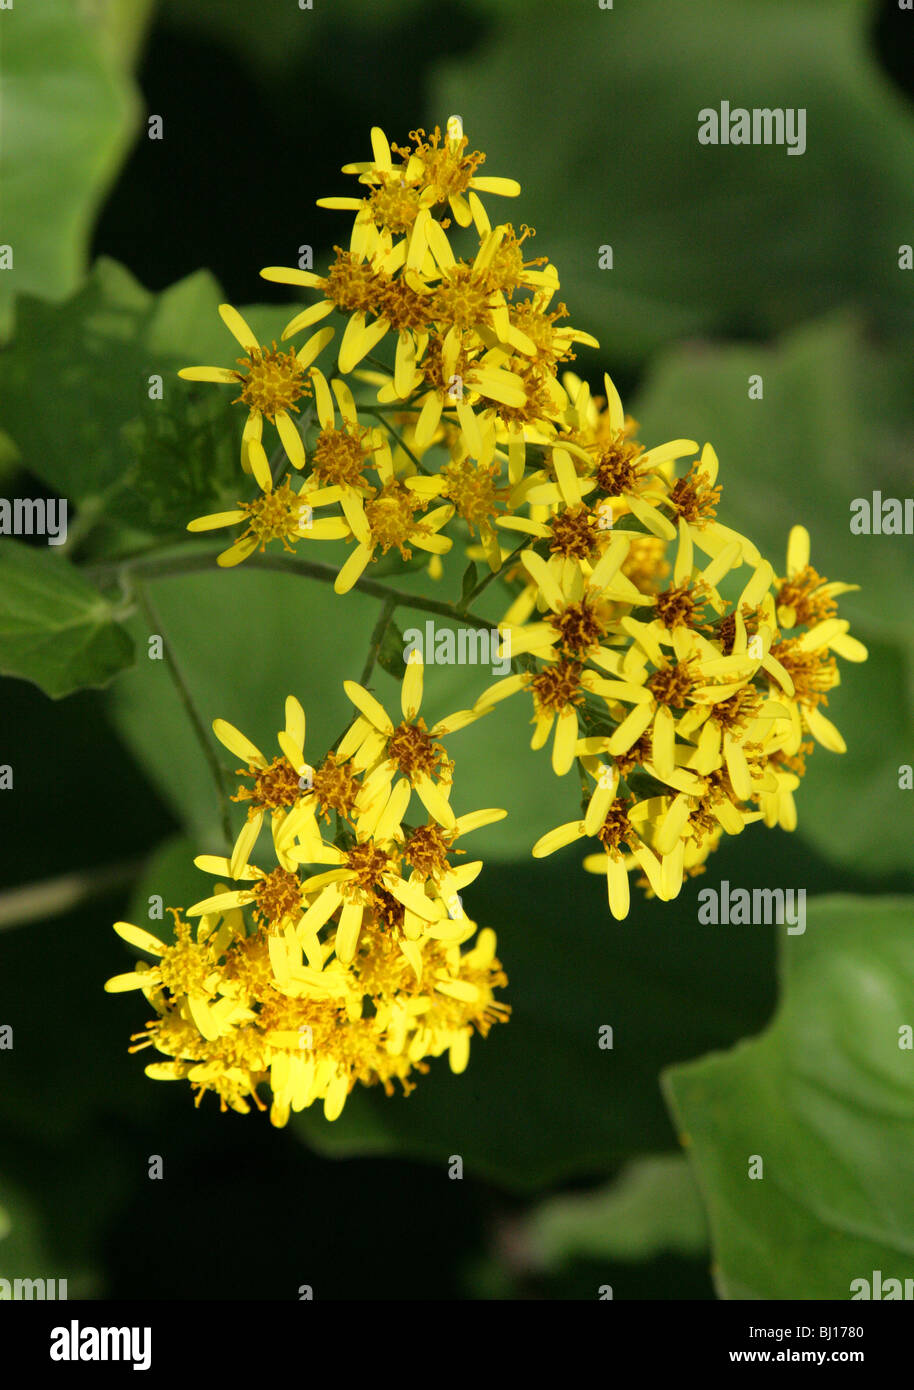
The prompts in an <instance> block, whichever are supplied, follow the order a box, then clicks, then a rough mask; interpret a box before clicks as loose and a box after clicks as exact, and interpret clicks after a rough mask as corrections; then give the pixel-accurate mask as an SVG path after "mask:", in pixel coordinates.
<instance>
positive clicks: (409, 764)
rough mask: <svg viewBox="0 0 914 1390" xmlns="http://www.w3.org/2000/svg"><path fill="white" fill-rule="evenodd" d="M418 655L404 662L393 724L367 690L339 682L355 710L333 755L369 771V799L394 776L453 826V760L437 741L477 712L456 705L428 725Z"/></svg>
mask: <svg viewBox="0 0 914 1390" xmlns="http://www.w3.org/2000/svg"><path fill="white" fill-rule="evenodd" d="M417 657H418V654H417V653H415V652H414V653H412V655H411V656H410V660H409V661H408V662H407V665H406V672H405V674H404V677H403V681H402V684H401V686H400V710H401V714H402V719H401V720H400V722H399V723H398V724H396V725H395V724H394V722H393V720H392V719H391V717H390V715H389V714H388V713H387V711H386V710H385V708H384V706H383V705H382V704H381V703H380V702H379V701H378V700H376V699H375V697H374V695H372V694H371V692H370V691H369V690H366V689H365V687H364V686H362V685H359V684H358V683H357V682H356V681H345V682H344V684H343V688H344V690H345V691H346V694H347V695H348V697H349V699H350V700H351V701H352V703H353V704H354V705H355V707H356V709H357V710H358V711H359V714H358V718H357V719H356V720H355V721H354V723H353V724H352V725H351V726H350V728H349V730H348V731H347V732H346V733H345V734H344V736H343V739H342V742H341V743H340V746H339V748H338V749H337V756H338V757H339V758H340V760H341V761H342V760H346V759H349V760H351V762H352V765H353V767H354V768H356V769H358V770H359V771H363V772H366V773H367V774H368V776H367V777H366V779H365V782H364V784H363V789H364V795H365V800H366V802H368V803H369V804H370V803H372V802H373V801H374V800H375V798H376V797H378V796H380V795H382V794H383V793H384V792H385V791H386V789H387V788H388V787H389V786H390V785H391V783H392V782H393V781H394V779H395V778H396V777H397V776H398V775H399V776H400V777H402V778H403V779H404V780H405V782H406V783H407V784H408V786H409V787H411V788H412V789H413V790H414V791H415V792H416V794H417V796H418V797H419V800H420V801H421V802H422V804H423V806H424V807H425V809H426V810H427V811H428V813H429V815H431V816H432V817H433V818H434V819H435V820H436V821H437V822H438V824H439V825H442V826H443V827H444V828H445V829H446V830H453V829H454V828H455V826H456V824H457V818H456V816H455V815H454V812H453V810H452V808H451V805H450V801H449V796H450V790H451V783H452V777H453V765H452V763H451V761H450V759H449V758H448V756H447V754H446V752H445V750H444V747H443V746H442V744H440V743H438V742H436V740H437V739H439V738H443V737H445V736H446V735H447V734H452V733H456V732H457V730H458V729H464V728H466V727H467V725H468V724H472V723H474V722H475V721H476V720H477V719H478V718H480V715H481V713H482V711H480V710H478V709H463V710H457V711H456V712H455V713H454V714H451V715H449V716H448V717H447V718H446V719H439V720H438V721H437V723H435V724H433V725H432V727H431V728H430V729H429V728H427V727H426V724H425V720H424V719H423V718H422V717H421V715H420V714H419V710H420V708H421V705H422V694H423V671H424V666H423V663H422V662H421V661H420V660H418V659H417Z"/></svg>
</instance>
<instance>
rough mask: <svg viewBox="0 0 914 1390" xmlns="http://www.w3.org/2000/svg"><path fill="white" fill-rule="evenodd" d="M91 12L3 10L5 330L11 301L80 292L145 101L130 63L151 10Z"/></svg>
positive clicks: (46, 0) (0, 311) (46, 1)
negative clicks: (8, 264)
mask: <svg viewBox="0 0 914 1390" xmlns="http://www.w3.org/2000/svg"><path fill="white" fill-rule="evenodd" d="M85 8H86V7H83V6H81V5H78V4H76V3H74V0H42V3H41V4H40V5H28V4H18V5H14V6H13V5H11V6H10V7H9V8H8V9H5V10H4V11H3V15H2V20H3V66H2V72H0V85H2V103H3V111H4V129H5V138H4V141H3V145H2V148H0V182H2V184H3V204H4V207H3V212H4V218H3V228H4V232H3V240H4V242H5V243H6V244H8V245H10V246H11V247H12V251H13V268H12V270H8V271H4V272H3V274H2V276H0V330H3V329H5V328H6V327H8V325H9V322H10V318H11V309H12V301H13V297H14V296H16V295H21V294H39V295H43V296H47V297H48V298H52V299H58V298H60V297H61V296H63V295H66V294H68V293H69V292H70V291H71V290H73V289H74V287H75V286H76V284H77V283H78V281H79V279H80V277H81V276H82V274H83V272H84V270H85V263H86V255H87V251H88V245H89V237H90V234H91V229H92V220H93V217H94V214H95V212H96V210H97V208H98V206H99V203H100V202H101V199H102V197H103V196H104V194H105V193H106V191H107V189H108V187H109V185H110V184H111V182H112V180H113V178H114V175H115V173H116V171H117V169H118V166H119V165H120V163H121V160H122V159H123V158H124V155H125V154H126V151H127V147H128V144H129V141H130V139H131V136H132V132H133V130H134V128H135V124H136V120H137V115H138V102H137V99H136V94H135V91H134V88H133V84H132V83H131V81H130V80H129V78H128V76H127V74H126V72H125V71H124V59H125V56H126V54H127V53H128V52H129V51H132V50H133V49H134V48H135V46H136V42H137V31H138V29H141V28H142V18H143V17H144V16H145V13H146V11H147V10H148V4H147V3H146V0H142V3H138V4H135V5H134V7H133V13H132V14H131V15H130V16H127V15H125V13H124V11H125V7H124V5H123V4H120V3H119V4H118V5H117V6H114V7H111V6H106V7H105V8H106V12H107V15H106V19H105V21H104V22H103V23H100V22H98V21H97V19H90V18H88V17H87V15H86V13H85ZM108 15H110V18H109V17H107V16H108ZM47 382H48V377H47V376H45V377H43V387H44V390H45V393H46V392H47V389H48V387H47Z"/></svg>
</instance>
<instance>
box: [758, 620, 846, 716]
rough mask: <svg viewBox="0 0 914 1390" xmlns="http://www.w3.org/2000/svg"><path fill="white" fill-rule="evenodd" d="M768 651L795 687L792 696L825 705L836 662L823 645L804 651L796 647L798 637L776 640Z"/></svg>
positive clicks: (836, 677) (835, 680)
mask: <svg viewBox="0 0 914 1390" xmlns="http://www.w3.org/2000/svg"><path fill="white" fill-rule="evenodd" d="M771 655H772V656H773V657H774V658H775V660H776V661H779V662H780V663H781V665H782V666H783V667H784V669H785V671H788V672H789V674H790V677H791V679H792V680H793V684H794V687H795V698H796V699H797V701H798V702H799V703H800V704H801V705H809V706H811V707H812V708H813V709H814V708H815V707H816V705H827V704H828V694H827V692H828V691H829V690H831V688H832V686H835V685H837V684H838V680H839V675H838V663H837V662H836V661H835V658H834V657H833V656H831V655H830V654H829V652H828V648H827V647H820V648H819V650H818V651H814V652H806V651H803V650H802V649H801V648H800V639H799V638H798V637H790V638H787V639H786V641H783V642H776V643H775V644H774V646H773V647H772V648H771Z"/></svg>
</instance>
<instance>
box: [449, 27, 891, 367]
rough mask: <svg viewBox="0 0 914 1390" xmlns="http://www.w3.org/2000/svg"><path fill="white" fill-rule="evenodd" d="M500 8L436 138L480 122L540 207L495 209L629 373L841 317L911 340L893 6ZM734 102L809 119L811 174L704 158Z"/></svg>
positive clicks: (498, 158)
mask: <svg viewBox="0 0 914 1390" xmlns="http://www.w3.org/2000/svg"><path fill="white" fill-rule="evenodd" d="M492 8H493V10H494V11H495V12H496V13H497V14H498V15H499V16H502V22H501V24H500V25H499V27H498V29H497V31H496V33H495V35H494V36H493V38H492V39H491V41H490V43H489V45H488V46H487V47H486V48H485V49H484V50H483V51H482V52H481V53H474V54H472V56H467V57H461V58H459V59H456V60H454V61H452V62H451V63H449V64H448V65H447V66H446V67H445V68H444V70H443V72H442V73H441V74H440V79H439V81H438V82H437V84H436V86H435V87H434V89H433V98H432V109H431V112H430V113H429V119H430V120H432V121H439V122H441V123H443V122H444V120H445V119H446V117H447V116H448V114H449V113H451V112H459V113H460V115H461V116H462V117H463V121H464V126H465V129H466V132H467V135H468V136H469V139H470V142H471V148H479V149H482V150H485V151H487V155H488V158H487V163H486V167H485V170H484V172H485V173H488V172H490V171H491V173H493V174H503V175H508V176H511V177H514V178H517V179H519V180H520V183H521V185H522V189H523V191H522V194H521V197H520V198H519V199H517V200H512V201H510V202H508V201H506V200H502V199H495V198H493V199H490V206H492V207H493V210H494V208H495V206H496V205H497V216H498V217H499V218H503V217H510V218H513V219H514V220H515V222H516V223H518V224H519V223H520V222H524V221H526V222H531V223H533V224H534V225H535V226H536V228H537V230H538V233H539V235H538V237H537V241H536V244H535V246H534V251H535V252H536V254H543V253H544V252H545V253H548V254H549V255H550V257H552V258H553V259H554V261H555V263H556V265H557V266H558V269H559V273H560V276H561V280H562V294H561V298H562V299H563V300H565V301H566V302H567V304H568V307H569V309H570V311H571V314H572V318H573V321H575V322H577V323H579V324H581V325H582V326H584V327H586V328H588V329H590V330H591V331H592V332H594V333H595V334H596V335H597V337H599V338H601V341H602V344H603V349H604V353H605V354H606V355H607V359H608V361H609V362H610V363H611V364H612V365H613V366H614V367H618V366H619V365H621V364H623V363H624V364H626V365H633V364H635V363H639V362H641V361H642V360H643V359H644V357H645V355H646V354H647V353H648V352H649V351H651V350H652V349H654V348H656V347H658V346H660V345H662V344H664V343H667V342H669V341H670V339H672V338H674V337H679V336H681V335H683V334H686V333H696V332H698V331H709V330H711V331H715V332H723V331H729V332H733V331H734V329H736V330H737V331H747V330H748V331H749V332H756V333H759V334H766V333H770V332H771V331H773V330H778V329H781V328H783V327H785V326H787V325H790V324H794V323H797V322H800V321H802V320H803V319H804V318H806V317H808V316H809V315H810V314H812V313H820V312H824V311H825V310H826V309H827V308H829V307H830V306H832V305H833V304H835V303H836V302H837V303H843V302H855V303H860V304H865V305H866V306H867V307H868V308H870V309H873V310H875V311H877V312H878V313H879V314H881V315H882V316H883V320H884V321H885V322H891V323H894V324H896V325H897V326H899V327H901V328H903V329H909V327H910V325H911V322H912V301H911V295H910V292H909V290H908V291H906V288H905V287H906V285H908V284H909V282H910V276H911V272H903V271H901V270H899V266H898V247H899V243H902V242H906V241H907V242H910V240H911V234H910V232H909V231H907V232H906V231H904V229H905V228H910V227H911V226H912V225H914V121H912V117H911V112H910V109H909V108H908V107H906V106H905V104H904V102H903V99H902V98H901V97H900V96H899V95H897V94H896V93H895V92H894V91H893V90H892V89H891V87H889V85H888V84H887V83H886V81H885V79H884V77H883V76H882V74H881V73H880V71H879V68H878V65H877V62H876V59H875V55H874V53H873V51H872V45H871V42H870V38H869V33H868V30H869V26H870V23H871V21H872V16H873V11H874V9H875V5H874V4H870V3H869V2H868V0H847V2H846V3H835V4H830V5H825V4H823V3H822V0H802V3H795V4H792V5H784V4H783V3H780V2H778V3H773V0H704V3H702V5H701V6H700V7H695V6H692V5H670V4H669V3H667V0H640V3H639V4H637V5H629V4H617V5H616V6H615V8H614V9H612V10H604V9H601V8H600V7H598V5H597V4H596V0H593V2H592V3H587V4H583V5H574V6H569V5H556V4H547V3H538V4H533V5H526V4H525V5H523V6H521V5H512V6H511V9H510V13H509V14H505V13H504V9H505V7H503V6H502V4H501V3H500V0H499V3H498V4H497V5H493V6H492ZM722 99H726V100H728V101H729V102H730V104H731V106H732V107H737V106H741V107H746V108H756V107H757V108H768V109H770V108H785V109H787V108H804V109H805V110H806V111H807V116H808V120H807V148H806V152H805V153H804V154H802V155H789V154H788V153H787V149H786V147H785V146H784V145H781V146H775V145H767V146H766V145H756V146H751V145H746V146H735V145H729V146H719V147H713V146H709V145H701V144H699V142H698V129H699V122H698V113H699V112H700V111H702V110H703V109H704V108H708V107H714V108H718V107H719V104H720V102H721V100H722ZM836 228H840V233H839V234H838V233H836V231H835V229H836ZM541 243H542V244H541ZM604 245H608V246H611V247H612V250H613V269H606V270H601V269H600V268H599V255H600V248H601V246H604ZM906 277H907V278H906Z"/></svg>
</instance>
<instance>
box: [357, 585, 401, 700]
mask: <svg viewBox="0 0 914 1390" xmlns="http://www.w3.org/2000/svg"><path fill="white" fill-rule="evenodd" d="M396 607H397V600H396V599H395V598H394V597H392V596H391V597H388V598H386V599H385V600H384V602H383V604H382V605H381V613H380V616H379V618H378V621H377V622H376V623H375V626H374V631H373V632H372V634H371V645H370V646H369V648H368V656H367V657H366V658H365V669H364V670H363V671H362V674H361V676H360V677H359V685H367V684H368V682H369V681H370V680H371V673H372V671H373V670H374V667H375V662H376V661H377V659H378V652H379V651H380V650H381V643H382V642H383V641H384V634H385V633H386V632H387V628H388V625H389V623H390V620H391V618H392V617H393V615H394V611H395V609H396Z"/></svg>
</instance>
